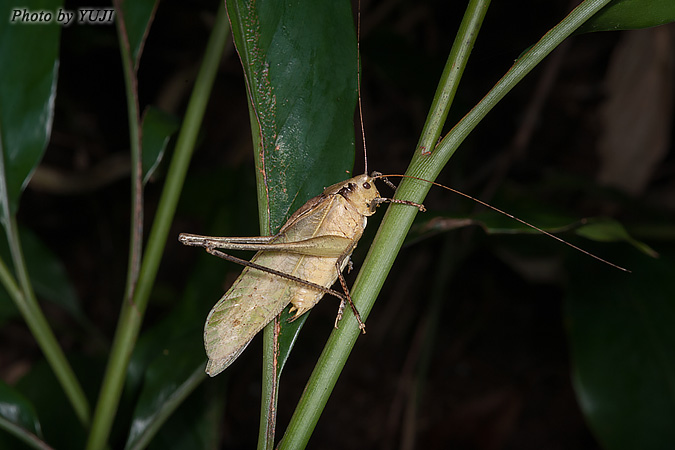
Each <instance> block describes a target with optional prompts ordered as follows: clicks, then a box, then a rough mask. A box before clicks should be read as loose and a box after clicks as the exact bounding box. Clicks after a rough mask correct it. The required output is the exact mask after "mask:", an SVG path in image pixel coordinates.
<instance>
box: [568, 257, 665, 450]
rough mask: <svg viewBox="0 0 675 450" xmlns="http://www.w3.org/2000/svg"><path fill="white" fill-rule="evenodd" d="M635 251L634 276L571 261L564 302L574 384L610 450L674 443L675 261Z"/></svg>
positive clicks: (651, 449) (646, 448)
mask: <svg viewBox="0 0 675 450" xmlns="http://www.w3.org/2000/svg"><path fill="white" fill-rule="evenodd" d="M634 254H635V257H634V258H633V259H632V260H631V261H622V264H623V265H625V266H627V267H629V268H631V269H632V270H633V273H632V274H626V273H621V272H618V271H615V270H613V269H609V268H604V267H597V268H593V269H592V270H589V266H587V265H584V264H583V263H573V265H572V271H571V279H570V286H571V287H570V291H569V294H568V297H567V299H566V305H565V312H566V322H567V325H568V335H569V341H570V346H571V354H572V363H573V374H572V376H573V383H574V387H575V390H576V393H577V397H578V400H579V404H580V406H581V409H582V411H583V413H584V414H585V416H586V418H587V420H588V423H589V425H590V427H591V429H592V430H593V432H594V434H595V436H596V437H597V438H598V440H599V441H600V443H601V444H602V447H603V448H604V449H606V450H622V449H626V450H628V449H637V448H639V449H641V450H656V449H667V448H670V447H672V445H673V443H675V428H674V427H673V426H672V425H673V423H675V394H674V391H673V386H675V359H674V358H673V349H674V348H675V327H673V323H675V284H673V282H672V275H673V273H675V264H673V261H672V259H671V258H669V257H667V256H664V257H662V258H661V260H654V259H652V258H649V257H647V256H644V255H642V254H640V253H637V252H634Z"/></svg>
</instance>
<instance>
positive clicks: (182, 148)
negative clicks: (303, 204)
mask: <svg viewBox="0 0 675 450" xmlns="http://www.w3.org/2000/svg"><path fill="white" fill-rule="evenodd" d="M228 33H229V24H228V21H227V16H226V13H225V8H224V5H222V4H221V6H220V8H219V10H218V15H217V17H216V21H215V26H214V29H213V32H212V33H211V37H210V38H209V42H208V44H207V47H206V52H205V55H204V61H203V63H202V66H201V68H200V71H199V74H198V75H197V79H196V80H195V87H194V90H193V92H192V96H191V97H190V102H189V104H188V108H187V111H186V113H185V119H184V121H183V126H182V128H181V131H180V134H179V136H178V140H177V142H176V148H175V151H174V155H173V157H172V160H171V164H170V166H169V170H168V173H167V177H166V183H165V185H164V190H163V192H162V196H161V198H160V201H159V205H158V207H157V213H156V215H155V220H154V222H153V225H152V229H151V231H150V235H149V237H148V244H147V247H146V251H145V255H144V258H143V261H142V263H141V266H140V271H139V275H138V283H137V284H136V288H135V290H134V291H133V297H132V298H131V299H130V301H125V302H124V304H123V305H122V312H121V313H120V319H119V322H118V325H117V330H116V331H115V339H114V341H113V346H112V349H111V352H110V359H109V361H108V367H107V369H106V374H105V377H104V379H103V386H102V388H101V393H100V396H99V400H98V404H97V407H96V413H95V415H94V422H93V426H92V430H91V433H90V435H89V440H88V442H87V448H88V449H100V448H103V447H104V446H105V442H106V440H107V439H108V435H109V434H110V428H111V427H112V423H113V420H114V418H115V412H116V410H117V406H118V404H119V399H120V395H121V392H122V388H123V386H124V380H125V375H126V370H127V366H128V364H129V358H130V357H131V353H132V351H133V348H134V345H135V343H136V339H137V337H138V333H139V330H140V327H141V323H142V320H143V314H144V312H145V309H146V307H147V304H148V299H149V297H150V292H151V290H152V286H153V284H154V280H155V277H156V275H157V270H158V268H159V263H160V261H161V257H162V253H163V250H164V246H165V244H166V240H167V236H168V234H169V227H170V225H171V222H172V220H173V216H174V213H175V211H176V204H177V203H178V199H179V197H180V192H181V189H182V187H183V182H184V180H185V175H186V173H187V169H188V165H189V162H190V158H191V156H192V151H193V150H194V145H195V142H196V140H197V135H198V133H199V127H200V125H201V121H202V118H203V116H204V111H205V109H206V105H207V103H208V99H209V95H210V92H211V88H212V86H213V81H214V79H215V76H216V73H217V70H218V64H219V62H220V58H221V56H222V53H223V49H224V46H225V42H226V40H227V36H228Z"/></svg>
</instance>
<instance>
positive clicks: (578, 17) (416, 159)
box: [279, 0, 610, 449]
mask: <svg viewBox="0 0 675 450" xmlns="http://www.w3.org/2000/svg"><path fill="white" fill-rule="evenodd" d="M609 1H610V0H587V1H585V2H583V3H582V4H580V5H579V6H578V7H577V8H576V9H575V10H574V11H572V12H571V13H570V14H569V15H568V16H567V17H566V18H565V19H563V21H562V22H560V23H559V24H558V25H557V26H555V27H554V28H553V29H551V30H550V31H549V32H548V33H547V34H546V35H545V36H544V37H543V38H542V39H541V40H540V41H539V42H538V43H537V44H536V45H535V46H534V47H532V48H531V49H530V50H529V51H528V52H527V53H526V54H525V55H524V56H522V57H521V58H520V59H519V60H518V61H517V62H516V63H515V64H514V65H513V66H512V67H511V69H510V70H509V71H508V72H507V73H506V74H505V76H504V77H503V78H502V79H501V80H500V81H499V82H498V83H497V84H496V85H495V86H494V88H493V89H492V90H491V91H490V92H489V93H488V94H487V95H486V96H485V98H483V100H481V102H479V103H478V104H477V105H476V106H475V107H474V108H473V109H472V110H471V111H470V112H469V113H468V114H467V115H466V116H465V117H464V118H463V119H462V120H461V121H460V122H459V123H458V124H457V125H456V126H455V127H454V128H453V129H452V130H451V131H450V132H449V133H448V135H447V136H446V137H445V138H444V139H443V141H442V142H441V143H440V144H439V145H438V146H437V147H436V148H435V149H434V151H433V152H432V154H431V155H430V156H426V155H422V152H420V151H416V152H415V155H414V156H413V158H412V161H411V164H410V166H409V168H408V170H407V171H406V174H407V175H411V176H416V177H420V178H424V179H427V180H434V179H435V178H436V176H437V175H438V173H440V171H441V169H442V168H443V167H444V166H445V164H446V163H447V161H448V160H449V159H450V157H451V156H452V155H453V154H454V152H455V150H456V149H457V148H458V147H459V145H460V143H461V142H463V141H464V139H465V138H466V136H468V134H469V133H470V132H471V131H472V130H473V129H474V128H475V127H476V126H477V125H478V123H479V122H480V121H481V120H482V119H483V118H484V117H485V115H487V113H488V112H489V111H490V110H491V109H492V108H493V107H494V106H495V105H496V104H497V103H498V102H499V101H500V100H501V99H502V98H503V97H504V96H505V95H506V94H507V93H508V92H509V91H510V90H511V89H512V88H513V87H514V86H515V85H516V84H517V83H518V82H519V81H520V80H521V79H522V78H524V76H525V75H526V74H527V73H529V71H530V70H532V68H533V67H535V66H536V65H537V64H539V62H541V60H543V59H544V57H545V56H546V55H548V54H549V53H550V52H551V51H553V49H554V48H556V47H557V46H558V45H559V44H560V43H561V42H562V41H563V40H564V39H565V38H567V37H568V36H569V35H570V34H571V33H572V32H573V31H574V30H576V29H577V28H578V27H579V26H580V25H581V24H582V23H584V22H585V21H586V20H588V19H589V18H590V17H591V16H593V15H594V14H595V13H596V12H598V11H599V10H600V9H601V8H602V7H604V6H605V5H606V4H607V3H609ZM487 3H488V2H483V1H471V2H470V4H469V6H468V8H467V12H466V14H465V19H464V21H466V20H467V16H469V17H471V16H472V15H474V14H481V5H485V4H487ZM483 14H484V12H483ZM479 26H480V23H476V24H475V25H474V27H479ZM474 31H475V32H477V30H474ZM463 33H464V34H465V35H466V37H467V39H471V36H473V37H474V38H475V34H474V33H472V32H471V31H470V30H468V29H465V30H464V31H463ZM460 34H462V30H460ZM458 41H459V42H464V40H463V39H461V37H460V39H459V40H456V41H455V42H456V43H457V42H458ZM459 53H460V52H458V54H459ZM444 73H445V72H444ZM441 84H444V82H443V80H442V82H441ZM443 91H444V89H443V88H442V87H441V88H439V89H438V90H437V94H436V96H437V97H438V96H439V95H440V93H441V92H443ZM434 103H436V101H435V102H434ZM430 115H433V112H432V113H430ZM427 120H429V119H427ZM438 126H442V124H438ZM430 187H431V185H430V184H429V183H427V182H420V181H417V180H411V179H403V180H402V181H401V184H400V186H399V188H398V189H397V191H396V198H404V199H406V200H410V201H413V202H417V203H421V202H422V201H423V200H424V197H425V196H426V194H427V192H428V191H429V189H430ZM416 214H417V210H416V209H415V208H411V207H409V206H405V205H396V204H392V205H390V207H389V208H388V209H387V213H386V214H385V217H384V219H383V221H382V225H381V226H380V229H379V230H378V232H377V235H376V237H375V239H374V241H373V244H372V245H371V247H370V251H369V252H368V255H367V256H366V260H365V261H364V263H363V266H362V268H361V271H360V272H359V275H358V277H357V279H356V282H355V283H354V287H353V289H352V292H351V293H352V298H353V299H354V302H355V303H356V305H357V308H358V309H359V312H360V314H361V317H362V318H364V319H365V318H366V317H367V316H368V314H369V313H370V310H371V309H372V306H373V304H374V302H375V299H376V298H377V295H378V293H379V291H380V289H381V288H382V285H383V284H384V280H385V279H386V276H387V274H388V273H389V270H390V268H391V266H392V265H393V262H394V259H395V257H396V255H397V254H398V251H399V249H400V248H401V245H402V244H403V240H404V239H405V236H406V234H407V233H408V230H409V229H410V226H411V224H412V221H413V219H414V217H415V215H416ZM359 332H360V331H359V328H358V326H357V323H356V320H355V319H354V318H353V317H352V316H351V315H347V316H346V317H345V318H344V319H343V320H342V323H341V325H340V328H339V329H337V330H335V331H334V332H333V333H332V334H331V336H330V338H329V339H328V342H327V344H326V347H325V348H324V351H323V352H322V354H321V356H320V357H319V361H318V362H317V365H316V367H315V369H314V372H313V373H312V375H311V377H310V379H309V381H308V383H307V387H306V388H305V392H304V393H303V396H302V398H301V399H300V401H299V403H298V406H297V408H296V410H295V413H294V414H293V417H292V418H291V422H290V424H289V426H288V429H287V432H286V434H285V435H284V439H283V441H282V442H281V444H280V447H279V448H281V449H290V448H304V446H305V445H306V444H307V442H308V441H309V437H310V435H311V432H312V430H313V429H314V427H315V425H316V422H317V421H318V417H319V415H320V413H321V411H322V410H323V408H324V406H325V404H326V402H327V401H328V397H329V396H330V393H331V391H332V389H333V387H334V386H335V383H336V381H337V377H338V376H339V373H340V371H341V370H342V367H343V366H344V364H345V361H346V359H347V357H348V355H349V353H350V352H351V349H352V347H353V345H354V343H355V342H356V338H357V337H358V335H359Z"/></svg>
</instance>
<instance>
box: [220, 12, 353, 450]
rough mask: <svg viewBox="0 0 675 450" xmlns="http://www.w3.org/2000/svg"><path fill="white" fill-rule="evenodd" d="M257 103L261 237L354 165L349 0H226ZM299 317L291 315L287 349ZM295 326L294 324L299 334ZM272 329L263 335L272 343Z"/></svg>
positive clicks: (271, 372)
mask: <svg viewBox="0 0 675 450" xmlns="http://www.w3.org/2000/svg"><path fill="white" fill-rule="evenodd" d="M226 4H227V8H228V15H229V17H230V22H231V26H232V31H233V34H234V41H235V45H236V47H237V51H238V53H239V56H240V58H241V60H242V66H243V68H244V73H245V76H246V84H247V89H248V92H249V99H250V101H251V104H250V105H249V109H250V111H251V115H250V116H251V128H252V130H253V141H254V145H255V146H256V148H254V154H255V156H256V165H257V169H258V170H257V177H258V204H259V210H258V214H259V216H260V224H261V233H263V234H272V233H274V232H276V231H277V230H278V229H279V228H280V227H281V225H282V224H283V223H284V222H285V221H286V220H287V219H288V217H289V216H290V215H291V214H292V213H293V212H294V211H295V210H297V209H298V208H299V207H301V206H302V205H303V204H304V203H305V202H306V201H307V200H309V199H310V198H312V197H314V196H316V195H318V194H320V193H321V191H322V190H323V188H324V187H326V186H329V185H331V184H334V183H336V182H338V181H341V180H344V179H345V178H347V174H346V172H347V171H349V170H351V168H352V166H353V161H354V129H353V114H354V108H355V105H356V93H357V89H356V81H357V77H356V64H357V56H356V36H355V33H354V28H353V18H352V12H351V5H350V3H349V2H347V1H338V2H328V3H321V2H313V1H311V0H295V1H292V2H247V1H244V0H229V1H227V2H226ZM300 325H301V323H300V322H296V323H290V324H289V323H287V322H285V321H283V322H282V323H281V328H282V329H285V328H287V327H288V330H292V331H291V332H290V333H288V330H286V331H282V332H281V334H282V335H285V337H284V343H283V345H284V348H283V349H280V353H281V354H285V355H286V356H287V352H288V351H289V350H290V347H291V346H292V345H293V342H295V338H296V336H297V334H296V333H297V331H298V330H299V327H300ZM293 329H295V330H293ZM271 330H272V328H270V327H269V326H268V328H267V329H266V331H265V342H266V346H267V347H268V348H274V347H275V345H274V343H273V342H272V341H273V339H274V338H273V332H272V331H271ZM285 359H286V357H284V358H282V359H281V360H280V359H279V358H278V355H275V356H271V352H268V353H266V357H265V367H266V369H265V373H266V377H265V378H266V381H264V386H265V387H264V390H263V404H267V406H266V408H267V409H268V411H267V414H266V415H265V414H263V415H262V417H263V420H262V425H261V442H260V443H259V444H260V445H261V446H263V447H271V446H272V445H273V442H272V441H273V434H274V431H273V430H274V425H275V424H274V423H273V422H274V417H275V413H274V410H275V409H276V406H275V403H276V400H275V397H274V395H275V393H276V392H277V389H276V387H274V385H276V384H278V379H279V376H280V374H281V370H282V368H283V367H282V364H280V363H283V361H285Z"/></svg>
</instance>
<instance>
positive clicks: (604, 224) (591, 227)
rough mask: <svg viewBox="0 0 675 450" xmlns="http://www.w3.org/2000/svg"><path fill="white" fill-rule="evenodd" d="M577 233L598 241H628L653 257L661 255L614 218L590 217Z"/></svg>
mask: <svg viewBox="0 0 675 450" xmlns="http://www.w3.org/2000/svg"><path fill="white" fill-rule="evenodd" d="M576 233H577V234H578V235H579V236H583V237H585V238H588V239H593V240H594V241H598V242H628V243H629V244H631V245H632V246H633V247H635V248H637V249H638V250H640V251H641V252H642V253H644V254H645V255H649V256H651V257H652V258H658V256H659V254H658V253H657V252H656V251H655V250H654V249H652V248H651V247H650V246H649V245H647V244H645V243H644V242H640V241H638V240H637V239H635V238H633V236H631V235H630V234H629V233H628V230H626V228H624V226H623V225H621V224H620V223H619V222H617V221H615V220H612V219H599V218H598V219H589V220H588V223H587V225H584V226H582V227H579V228H578V229H577V230H576Z"/></svg>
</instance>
